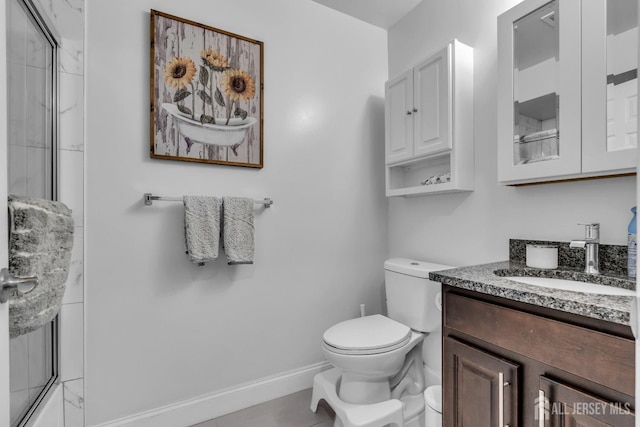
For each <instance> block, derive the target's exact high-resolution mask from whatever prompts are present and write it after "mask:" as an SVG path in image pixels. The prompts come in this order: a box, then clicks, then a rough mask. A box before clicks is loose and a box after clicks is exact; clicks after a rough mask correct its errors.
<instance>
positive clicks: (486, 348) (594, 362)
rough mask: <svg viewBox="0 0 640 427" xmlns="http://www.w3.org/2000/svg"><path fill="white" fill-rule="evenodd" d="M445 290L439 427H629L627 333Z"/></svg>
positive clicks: (630, 349)
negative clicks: (441, 411)
mask: <svg viewBox="0 0 640 427" xmlns="http://www.w3.org/2000/svg"><path fill="white" fill-rule="evenodd" d="M443 290H444V292H443V295H444V303H443V393H444V394H443V425H444V427H493V426H496V427H498V426H502V427H504V426H509V427H516V426H525V427H526V426H531V427H543V426H544V427H550V426H554V427H555V426H557V427H560V426H580V427H589V426H594V427H595V426H598V427H600V426H624V427H626V426H634V413H633V408H634V393H635V370H634V363H635V360H634V357H635V342H634V340H633V337H632V335H631V330H630V328H628V327H626V326H623V325H617V324H613V323H610V322H605V321H599V320H596V319H588V318H584V317H582V316H577V315H571V314H568V313H563V312H558V311H556V310H550V309H546V308H543V307H537V306H533V305H530V304H523V303H518V302H515V301H510V300H507V299H503V298H498V297H493V296H489V295H484V294H479V293H475V292H472V291H465V290H462V289H458V288H455V287H450V286H443Z"/></svg>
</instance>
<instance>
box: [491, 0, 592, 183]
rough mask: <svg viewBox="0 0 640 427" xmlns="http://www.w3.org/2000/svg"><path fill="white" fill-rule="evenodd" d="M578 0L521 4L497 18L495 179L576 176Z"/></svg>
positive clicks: (513, 180) (530, 0)
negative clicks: (496, 150) (496, 149)
mask: <svg viewBox="0 0 640 427" xmlns="http://www.w3.org/2000/svg"><path fill="white" fill-rule="evenodd" d="M580 53H581V52H580V0H554V1H551V2H549V1H548V0H526V1H524V2H522V3H520V4H518V5H517V6H515V7H513V8H512V9H510V10H509V11H507V12H505V13H504V14H502V15H500V16H499V17H498V56H499V60H498V81H499V84H500V86H499V90H498V180H499V181H500V182H502V183H506V184H509V183H526V182H535V181H541V179H540V178H543V179H542V180H551V179H555V178H559V177H563V176H567V175H578V174H580V173H581V115H580V110H581V100H580V98H581V96H580V91H581V85H580V72H581V66H580Z"/></svg>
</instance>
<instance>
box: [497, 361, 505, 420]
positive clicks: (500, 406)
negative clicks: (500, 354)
mask: <svg viewBox="0 0 640 427" xmlns="http://www.w3.org/2000/svg"><path fill="white" fill-rule="evenodd" d="M504 387H505V382H504V374H503V373H502V372H498V427H504Z"/></svg>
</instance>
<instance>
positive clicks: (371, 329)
mask: <svg viewBox="0 0 640 427" xmlns="http://www.w3.org/2000/svg"><path fill="white" fill-rule="evenodd" d="M323 339H324V346H325V348H326V349H327V350H329V351H332V352H334V353H339V354H349V355H369V354H371V355H372V354H381V353H387V352H389V351H393V350H396V349H398V348H401V347H403V346H405V345H407V343H408V342H409V341H410V340H411V328H409V327H408V326H406V325H403V324H402V323H399V322H396V321H395V320H393V319H389V318H388V317H385V316H382V315H380V314H374V315H372V316H364V317H358V318H356V319H350V320H346V321H344V322H340V323H338V324H336V325H334V326H332V327H331V328H329V329H327V330H326V331H325V333H324V335H323Z"/></svg>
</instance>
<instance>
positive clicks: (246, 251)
mask: <svg viewBox="0 0 640 427" xmlns="http://www.w3.org/2000/svg"><path fill="white" fill-rule="evenodd" d="M253 203H254V201H253V199H247V198H244V197H223V198H222V206H223V215H222V216H223V225H222V241H223V246H224V252H225V253H226V255H227V260H228V262H229V265H235V264H253V253H254V248H255V242H254V226H253V212H254V209H253Z"/></svg>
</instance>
